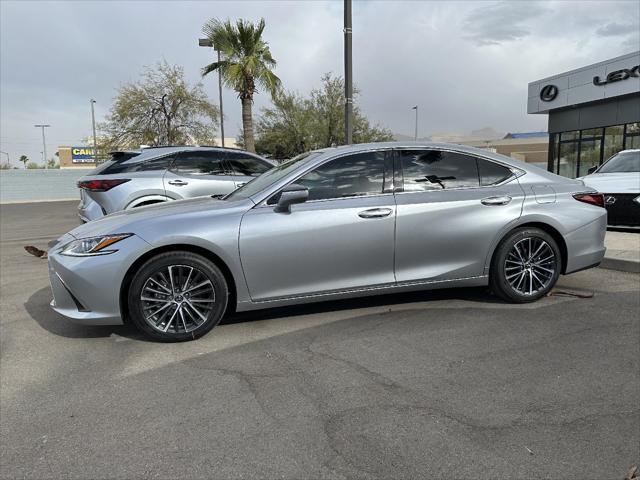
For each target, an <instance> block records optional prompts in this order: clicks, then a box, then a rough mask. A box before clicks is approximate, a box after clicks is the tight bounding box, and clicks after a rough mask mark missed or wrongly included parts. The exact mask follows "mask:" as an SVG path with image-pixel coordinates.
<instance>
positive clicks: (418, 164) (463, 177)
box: [398, 150, 480, 192]
mask: <svg viewBox="0 0 640 480" xmlns="http://www.w3.org/2000/svg"><path fill="white" fill-rule="evenodd" d="M398 156H399V158H400V163H401V165H402V173H403V176H404V191H405V192H423V191H430V190H445V189H449V188H469V187H479V186H480V181H479V178H478V166H477V163H476V159H475V157H471V156H469V155H464V154H461V153H456V152H444V151H440V150H401V151H399V152H398Z"/></svg>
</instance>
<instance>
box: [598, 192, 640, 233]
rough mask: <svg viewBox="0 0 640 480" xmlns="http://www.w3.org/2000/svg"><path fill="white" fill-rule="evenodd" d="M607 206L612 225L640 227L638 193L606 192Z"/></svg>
mask: <svg viewBox="0 0 640 480" xmlns="http://www.w3.org/2000/svg"><path fill="white" fill-rule="evenodd" d="M603 195H604V198H605V208H606V209H607V214H608V218H609V220H608V223H609V226H610V227H619V228H638V227H640V203H639V202H638V201H636V198H640V192H637V193H604V194H603Z"/></svg>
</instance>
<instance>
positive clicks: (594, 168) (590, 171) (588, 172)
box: [587, 165, 598, 175]
mask: <svg viewBox="0 0 640 480" xmlns="http://www.w3.org/2000/svg"><path fill="white" fill-rule="evenodd" d="M597 169H598V166H597V165H596V166H594V167H591V168H590V169H589V170H587V175H591V174H592V173H593V172H595V171H596V170H597Z"/></svg>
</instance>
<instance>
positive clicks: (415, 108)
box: [411, 105, 418, 142]
mask: <svg viewBox="0 0 640 480" xmlns="http://www.w3.org/2000/svg"><path fill="white" fill-rule="evenodd" d="M411 110H415V111H416V125H415V130H414V132H413V140H414V141H416V142H417V141H418V105H416V106H415V107H411Z"/></svg>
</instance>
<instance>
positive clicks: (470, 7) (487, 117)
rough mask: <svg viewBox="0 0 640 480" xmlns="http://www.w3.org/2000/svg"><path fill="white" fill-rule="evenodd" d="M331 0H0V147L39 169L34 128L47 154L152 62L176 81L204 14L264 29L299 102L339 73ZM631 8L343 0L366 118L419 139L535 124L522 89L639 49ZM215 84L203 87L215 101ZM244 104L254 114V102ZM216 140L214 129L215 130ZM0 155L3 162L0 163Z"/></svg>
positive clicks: (262, 101)
mask: <svg viewBox="0 0 640 480" xmlns="http://www.w3.org/2000/svg"><path fill="white" fill-rule="evenodd" d="M342 6H343V2H342V1H341V0H336V1H327V2H320V1H318V2H313V1H275V0H270V1H260V2H253V1H252V2H250V1H229V2H222V1H220V2H205V1H200V2H170V1H139V2H136V1H127V2H112V1H110V2H106V1H105V2H101V1H96V0H94V1H87V2H79V1H77V2H53V1H46V2H37V1H6V0H1V1H0V19H1V20H0V21H1V24H0V35H1V38H0V49H1V50H0V80H1V88H0V95H1V97H0V107H1V112H0V121H1V123H0V135H1V138H0V142H1V145H0V150H2V151H5V152H9V154H10V155H11V159H12V162H16V159H17V157H18V156H19V155H21V154H26V155H28V156H29V157H30V158H31V159H32V160H35V161H40V158H41V156H40V152H41V151H42V147H41V137H40V131H39V129H36V128H34V127H33V125H34V124H36V123H49V124H51V128H49V129H47V150H48V153H49V155H50V156H51V155H52V154H53V153H54V152H55V150H56V147H57V146H59V145H78V144H80V143H81V139H82V138H83V137H87V136H88V135H89V134H90V131H91V114H90V106H89V99H90V98H91V97H93V98H95V99H96V100H97V102H98V103H97V106H96V108H97V110H96V116H97V120H98V121H100V120H102V118H103V117H104V115H105V114H106V113H107V112H108V110H109V107H110V105H111V102H112V99H113V97H114V96H115V92H116V89H117V88H118V86H119V85H121V84H122V83H123V82H128V81H133V80H136V79H137V78H138V76H139V74H140V72H141V71H142V69H143V66H145V65H153V64H154V63H155V62H157V61H158V60H161V59H166V60H167V61H168V62H169V63H173V64H179V65H182V66H184V69H185V73H186V75H187V77H188V79H189V80H190V81H194V82H195V81H200V74H199V72H200V68H201V67H202V66H203V65H205V64H206V63H208V62H210V60H211V56H212V52H211V51H210V50H209V49H205V48H199V47H198V46H197V39H198V37H199V36H201V28H202V25H203V24H204V23H205V22H206V21H207V20H208V19H209V18H211V17H219V18H224V17H230V18H237V17H243V18H247V19H253V20H257V19H259V18H260V17H264V18H265V20H266V23H267V28H266V30H265V34H264V37H265V39H266V40H267V41H268V42H269V44H270V46H271V51H272V53H273V55H274V57H275V58H276V59H277V61H278V67H277V69H276V73H277V75H278V76H279V77H280V78H281V79H282V81H283V85H284V87H285V88H287V89H290V90H296V91H298V92H299V93H302V94H306V93H307V92H308V91H309V90H310V89H311V88H314V87H317V86H318V85H319V81H320V77H321V75H322V73H324V72H334V73H336V74H340V75H342V73H343V57H342V55H343V43H342V42H343V36H342V22H343V16H342V15H343V13H342ZM639 19H640V2H638V1H636V0H632V1H620V2H615V1H602V2H597V1H593V2H586V1H577V0H576V1H564V2H562V1H548V2H527V1H511V2H479V1H470V2H453V1H447V2H438V1H429V2H427V1H408V2H401V1H396V0H394V1H354V2H353V52H354V65H353V69H354V81H355V83H356V84H357V85H358V87H359V88H360V90H361V95H360V98H359V100H358V103H359V105H360V106H361V108H362V110H363V111H364V112H365V114H366V115H367V116H368V117H369V118H370V119H371V120H372V121H373V122H374V123H379V124H381V125H383V126H386V127H388V128H390V129H391V130H392V131H393V132H396V133H401V134H409V135H411V134H412V133H413V112H412V111H411V110H410V108H411V106H413V105H416V104H418V105H419V106H420V117H421V118H420V128H419V133H420V135H421V136H423V135H424V136H426V135H429V134H431V133H433V132H461V133H464V132H469V131H471V130H473V129H478V128H482V127H486V126H490V127H493V128H495V129H496V130H498V131H501V132H514V131H533V130H546V116H545V115H527V114H526V103H527V98H526V97H527V83H528V82H531V81H533V80H537V79H540V78H543V77H546V76H550V75H554V74H556V73H561V72H563V71H566V70H570V69H573V68H578V67H581V66H585V65H588V64H591V63H594V62H598V61H602V60H606V59H608V58H611V57H615V56H618V55H622V54H625V53H629V52H632V51H634V50H638V49H640V32H639V29H638V23H639ZM216 79H217V77H216V76H215V75H213V76H209V77H207V78H205V79H204V80H203V82H204V84H205V87H206V89H207V90H208V91H209V92H210V97H211V98H212V99H213V100H214V101H215V102H216V103H217V80H216ZM224 102H225V114H226V117H227V118H226V124H225V126H226V130H227V132H228V133H227V136H229V135H233V136H235V135H236V134H237V133H238V131H239V128H240V123H241V121H240V103H239V101H238V100H237V98H236V96H235V94H234V93H233V92H232V91H226V92H225V94H224ZM268 102H269V100H268V97H267V95H265V94H259V95H257V97H256V99H255V107H256V108H255V111H256V112H258V110H259V108H260V107H261V106H264V105H266V104H268ZM225 133H226V132H225ZM3 157H4V156H3ZM1 160H2V161H4V160H5V158H2V159H1Z"/></svg>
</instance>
